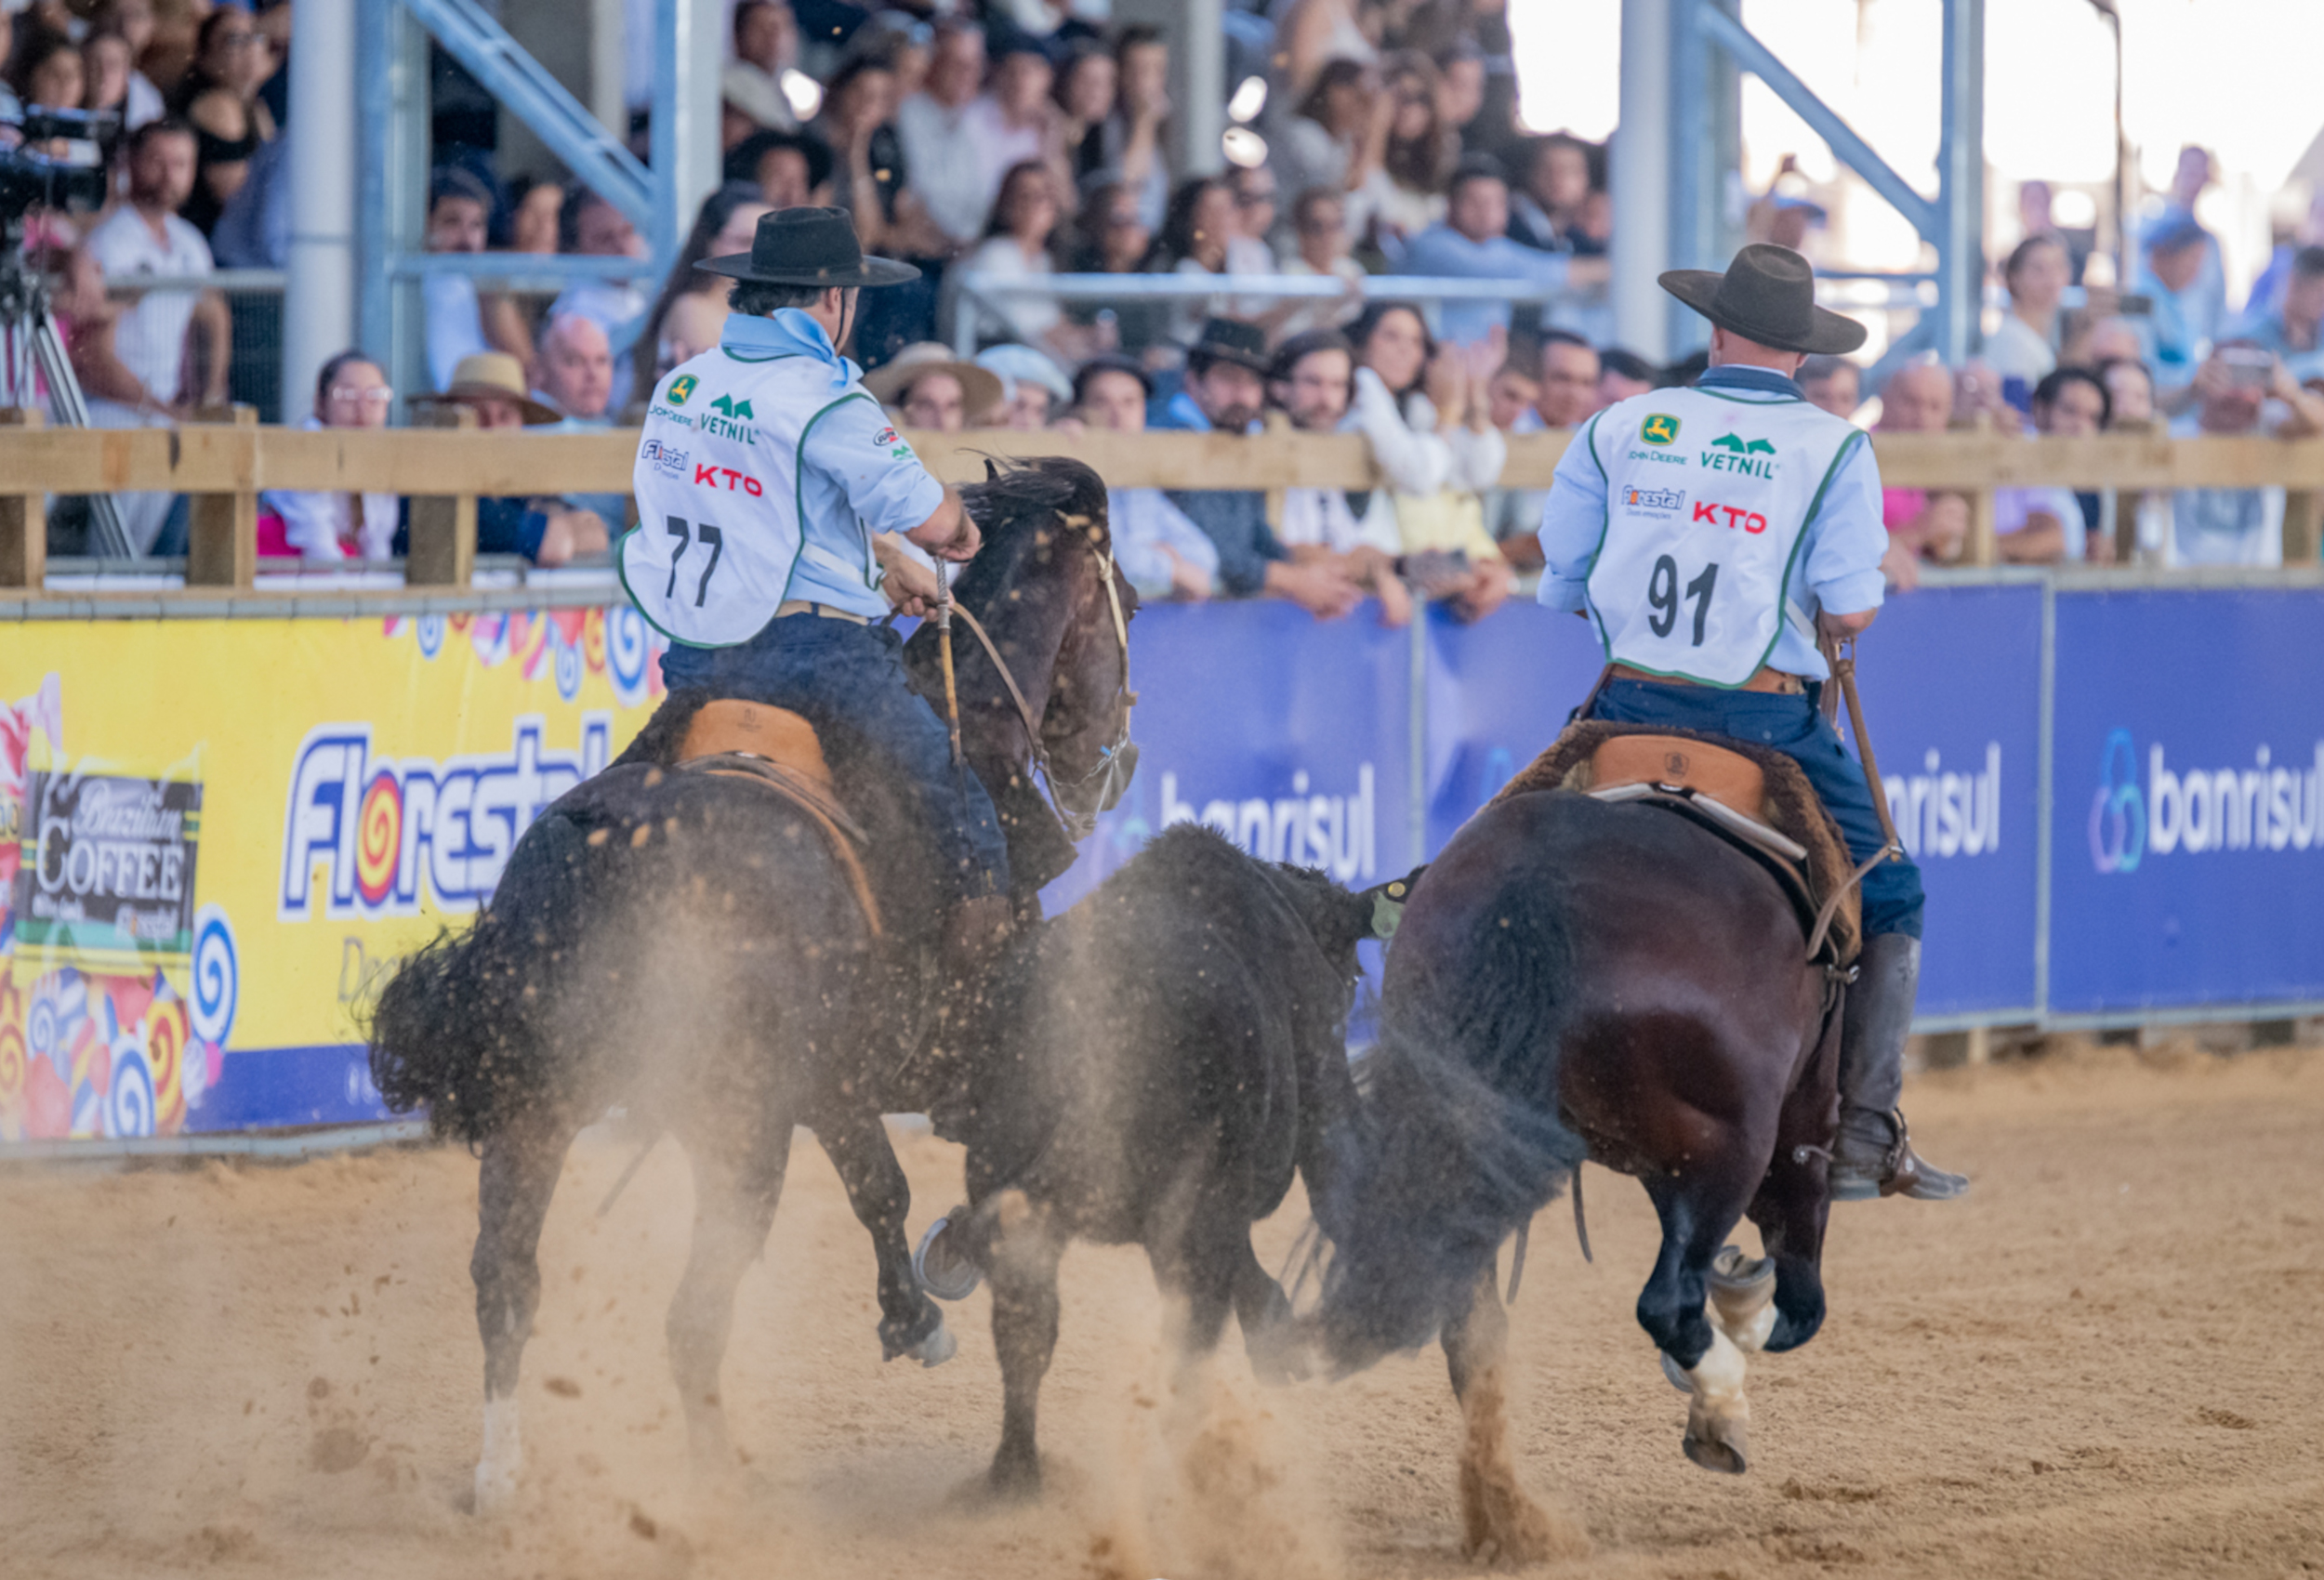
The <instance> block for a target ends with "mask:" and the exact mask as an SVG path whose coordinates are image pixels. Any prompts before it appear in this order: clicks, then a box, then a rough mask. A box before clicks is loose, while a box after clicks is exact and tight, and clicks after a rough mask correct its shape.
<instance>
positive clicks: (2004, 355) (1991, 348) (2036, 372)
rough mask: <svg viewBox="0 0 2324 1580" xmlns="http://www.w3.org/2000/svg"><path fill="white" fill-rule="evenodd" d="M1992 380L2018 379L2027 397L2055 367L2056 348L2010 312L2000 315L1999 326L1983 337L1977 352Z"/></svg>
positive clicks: (2032, 327)
mask: <svg viewBox="0 0 2324 1580" xmlns="http://www.w3.org/2000/svg"><path fill="white" fill-rule="evenodd" d="M1977 354H1978V355H1979V356H1980V357H1982V358H1983V359H1984V361H1985V364H1986V366H1987V367H1989V368H1991V369H1992V370H1993V376H1994V377H1996V378H2022V379H2024V380H2025V381H2026V391H2027V394H2031V393H2032V392H2033V387H2034V386H2035V385H2037V384H2039V383H2040V382H2041V381H2042V380H2043V379H2045V378H2047V377H2049V376H2050V374H2051V371H2052V370H2053V369H2054V368H2055V367H2056V366H2057V365H2058V352H2057V348H2056V347H2055V346H2053V345H2051V344H2050V342H2049V341H2047V340H2044V339H2043V338H2042V337H2041V332H2040V330H2038V329H2036V328H2035V327H2034V326H2033V325H2032V324H2030V323H2027V322H2026V321H2025V320H2024V319H2022V318H2020V317H2018V316H2017V315H2016V314H2015V313H2014V312H2005V313H2003V314H2002V315H2001V327H2000V328H1999V329H1997V330H1995V331H1994V332H1993V333H1992V334H1991V335H1989V336H1987V337H1986V342H1985V349H1984V350H1982V351H1980V352H1979V353H1977Z"/></svg>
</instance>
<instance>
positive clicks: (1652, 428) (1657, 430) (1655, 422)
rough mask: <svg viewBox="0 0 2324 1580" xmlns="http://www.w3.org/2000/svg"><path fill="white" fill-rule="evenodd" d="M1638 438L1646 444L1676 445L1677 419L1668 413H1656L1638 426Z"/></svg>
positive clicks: (1677, 435)
mask: <svg viewBox="0 0 2324 1580" xmlns="http://www.w3.org/2000/svg"><path fill="white" fill-rule="evenodd" d="M1638 437H1639V438H1640V439H1641V440H1643V441H1645V442H1646V443H1648V444H1676V443H1677V442H1678V441H1679V419H1678V418H1676V417H1674V416H1672V415H1670V413H1668V412H1657V413H1655V414H1654V415H1652V416H1650V417H1648V418H1647V419H1646V420H1645V421H1644V423H1642V424H1640V425H1639V428H1638Z"/></svg>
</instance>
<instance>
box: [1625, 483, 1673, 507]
mask: <svg viewBox="0 0 2324 1580" xmlns="http://www.w3.org/2000/svg"><path fill="white" fill-rule="evenodd" d="M1622 505H1623V507H1624V508H1626V509H1631V510H1684V509H1685V508H1686V491H1685V490H1684V489H1683V488H1626V489H1624V490H1623V491H1622Z"/></svg>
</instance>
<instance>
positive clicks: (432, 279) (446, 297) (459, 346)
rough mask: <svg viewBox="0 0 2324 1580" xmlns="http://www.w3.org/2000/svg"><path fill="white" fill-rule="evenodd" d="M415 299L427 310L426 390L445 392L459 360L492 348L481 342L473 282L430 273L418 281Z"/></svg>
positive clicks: (481, 324) (458, 276) (479, 313)
mask: <svg viewBox="0 0 2324 1580" xmlns="http://www.w3.org/2000/svg"><path fill="white" fill-rule="evenodd" d="M419 296H420V301H421V302H422V303H423V304H424V305H425V306H426V308H427V309H428V312H427V317H428V388H430V389H448V388H451V386H452V370H453V369H454V368H456V367H457V366H459V365H460V359H461V358H462V357H472V356H474V355H476V354H477V353H478V352H479V351H489V350H491V349H492V347H491V346H490V345H488V344H486V343H485V340H484V314H483V310H482V309H481V308H479V307H478V306H477V303H476V282H475V281H473V280H470V279H469V277H468V276H467V275H465V274H430V275H429V276H428V277H427V278H425V279H424V280H422V281H421V282H420V286H419Z"/></svg>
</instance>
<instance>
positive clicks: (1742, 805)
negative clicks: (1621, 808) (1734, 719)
mask: <svg viewBox="0 0 2324 1580" xmlns="http://www.w3.org/2000/svg"><path fill="white" fill-rule="evenodd" d="M1585 773H1586V775H1587V782H1586V783H1579V784H1577V785H1576V786H1575V788H1576V789H1586V790H1610V789H1612V788H1613V787H1614V786H1615V785H1618V784H1669V785H1674V786H1683V787H1684V788H1686V789H1689V790H1693V791H1695V792H1696V793H1697V794H1698V795H1704V796H1709V797H1711V798H1712V799H1713V800H1716V801H1720V802H1723V803H1724V804H1725V805H1727V806H1729V807H1731V808H1733V809H1734V810H1736V811H1738V812H1741V813H1743V814H1744V815H1746V816H1747V817H1755V818H1758V819H1760V820H1761V821H1762V822H1765V821H1766V817H1767V775H1766V774H1765V773H1764V772H1763V771H1762V770H1761V768H1760V766H1759V764H1757V763H1755V762H1753V761H1752V760H1751V759H1750V758H1749V757H1745V756H1744V755H1743V754H1742V753H1740V752H1731V751H1729V750H1727V748H1726V747H1724V746H1714V745H1712V744H1710V742H1708V741H1697V740H1689V739H1687V738H1686V737H1685V736H1683V735H1616V736H1612V737H1610V738H1609V739H1607V740H1606V741H1605V742H1604V743H1603V744H1601V745H1600V746H1599V747H1598V749H1597V750H1596V751H1595V752H1593V753H1591V757H1590V763H1589V766H1588V768H1587V770H1585Z"/></svg>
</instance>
